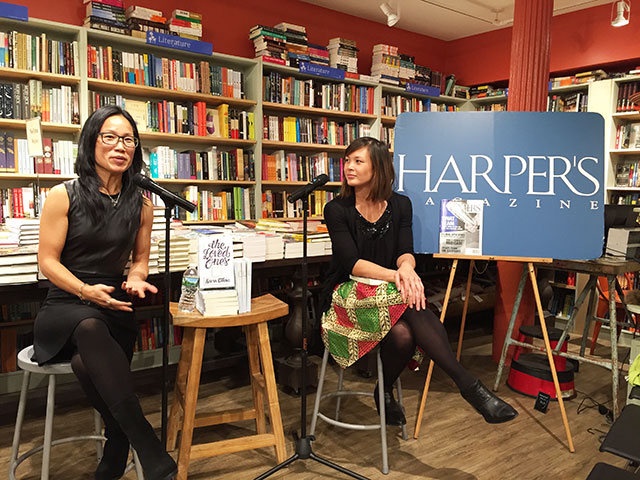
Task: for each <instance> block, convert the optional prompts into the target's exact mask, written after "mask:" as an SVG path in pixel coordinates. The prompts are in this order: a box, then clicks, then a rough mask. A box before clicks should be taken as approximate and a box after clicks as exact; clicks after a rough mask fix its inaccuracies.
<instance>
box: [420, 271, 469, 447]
mask: <svg viewBox="0 0 640 480" xmlns="http://www.w3.org/2000/svg"><path fill="white" fill-rule="evenodd" d="M457 268H458V259H457V258H456V259H454V260H453V263H452V264H451V272H450V273H449V283H448V284H447V291H446V292H445V294H444V300H443V302H442V311H441V312H440V323H444V317H445V316H446V315H447V305H449V297H450V296H451V288H452V287H453V278H454V277H455V275H456V269H457ZM432 374H433V360H431V361H429V370H428V371H427V379H426V380H425V382H424V389H423V390H422V399H421V400H420V408H419V409H418V418H417V419H416V426H415V428H414V430H413V438H418V435H419V434H420V424H421V423H422V414H423V413H424V407H425V405H426V403H427V395H429V384H430V383H431V375H432Z"/></svg>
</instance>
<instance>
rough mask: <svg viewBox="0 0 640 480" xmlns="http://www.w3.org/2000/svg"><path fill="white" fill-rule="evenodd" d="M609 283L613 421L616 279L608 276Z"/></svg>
mask: <svg viewBox="0 0 640 480" xmlns="http://www.w3.org/2000/svg"><path fill="white" fill-rule="evenodd" d="M607 280H608V283H609V334H610V336H611V386H612V390H613V391H612V395H613V398H612V401H613V419H614V420H615V419H616V418H618V375H619V372H618V320H617V315H616V277H615V275H608V276H607Z"/></svg>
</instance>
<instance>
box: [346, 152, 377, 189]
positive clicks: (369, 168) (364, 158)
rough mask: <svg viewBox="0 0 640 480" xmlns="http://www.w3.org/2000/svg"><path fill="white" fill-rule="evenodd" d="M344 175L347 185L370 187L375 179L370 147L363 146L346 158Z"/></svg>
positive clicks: (355, 187) (359, 187) (357, 187)
mask: <svg viewBox="0 0 640 480" xmlns="http://www.w3.org/2000/svg"><path fill="white" fill-rule="evenodd" d="M344 176H345V179H346V180H347V185H349V186H350V187H353V188H354V189H356V190H357V189H362V188H363V187H364V188H366V187H369V186H370V184H371V180H372V179H373V162H372V161H371V157H370V155H369V148H368V147H362V148H360V149H358V150H356V151H354V152H351V154H350V155H349V156H347V157H346V158H345V162H344Z"/></svg>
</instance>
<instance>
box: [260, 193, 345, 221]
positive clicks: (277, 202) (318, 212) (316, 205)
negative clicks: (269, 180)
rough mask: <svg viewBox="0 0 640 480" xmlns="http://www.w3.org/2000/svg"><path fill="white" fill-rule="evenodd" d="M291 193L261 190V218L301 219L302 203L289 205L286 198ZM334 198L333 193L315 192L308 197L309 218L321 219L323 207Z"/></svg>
mask: <svg viewBox="0 0 640 480" xmlns="http://www.w3.org/2000/svg"><path fill="white" fill-rule="evenodd" d="M290 193H292V192H286V191H281V190H270V189H267V190H263V192H262V217H263V218H296V217H301V216H302V214H303V213H304V212H303V211H302V201H298V202H296V203H289V202H288V201H287V196H288V195H289V194H290ZM335 196H336V194H335V193H334V192H329V191H326V190H316V191H314V192H312V193H311V194H310V195H309V211H308V215H309V216H310V217H321V216H322V215H323V213H324V206H325V205H326V204H327V202H330V201H331V200H333V198H334V197H335Z"/></svg>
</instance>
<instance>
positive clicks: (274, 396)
mask: <svg viewBox="0 0 640 480" xmlns="http://www.w3.org/2000/svg"><path fill="white" fill-rule="evenodd" d="M170 310H171V314H172V315H173V324H174V325H176V326H180V327H183V328H184V335H183V340H182V352H181V354H180V362H179V363H178V371H177V374H176V384H175V389H174V393H175V394H174V398H173V403H172V405H171V410H170V412H169V422H168V425H167V450H169V451H172V450H175V448H176V440H177V436H178V431H180V430H181V431H182V435H181V438H180V449H179V453H178V476H177V479H178V480H185V479H186V478H187V472H188V470H189V461H190V460H191V458H194V459H198V458H206V457H212V456H215V455H222V454H226V453H235V452H240V451H243V450H252V449H255V448H263V447H268V446H273V447H275V451H276V459H277V461H278V463H280V462H283V461H284V460H285V458H286V450H285V442H284V431H283V428H282V419H281V417H280V404H279V403H278V391H277V387H276V381H275V376H274V372H273V360H272V358H271V346H270V344H269V331H268V329H267V321H269V320H273V319H276V318H280V317H283V316H285V315H287V313H288V312H289V306H288V305H287V304H286V303H284V302H282V301H280V300H278V299H277V298H275V297H274V296H273V295H263V296H261V297H258V298H254V299H252V300H251V312H249V313H242V314H238V315H226V316H219V317H208V316H203V315H201V314H200V313H198V312H194V313H183V312H178V304H177V303H171V307H170ZM238 326H242V327H243V330H244V333H245V336H246V339H247V350H248V357H249V372H250V376H251V387H252V390H253V408H238V409H233V410H226V411H221V412H216V413H213V414H206V415H196V403H197V400H198V389H199V387H200V372H201V369H202V355H203V352H204V342H205V336H206V331H207V328H221V327H238ZM265 398H266V403H267V409H268V413H269V420H270V423H271V432H268V431H267V424H266V418H265V407H264V401H265ZM180 417H182V421H180ZM242 420H255V422H256V434H255V435H248V436H244V437H240V438H233V439H230V440H221V441H217V442H210V443H204V444H198V445H192V443H191V442H192V436H193V429H194V428H195V427H205V426H209V425H218V424H221V423H231V422H238V421H242Z"/></svg>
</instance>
